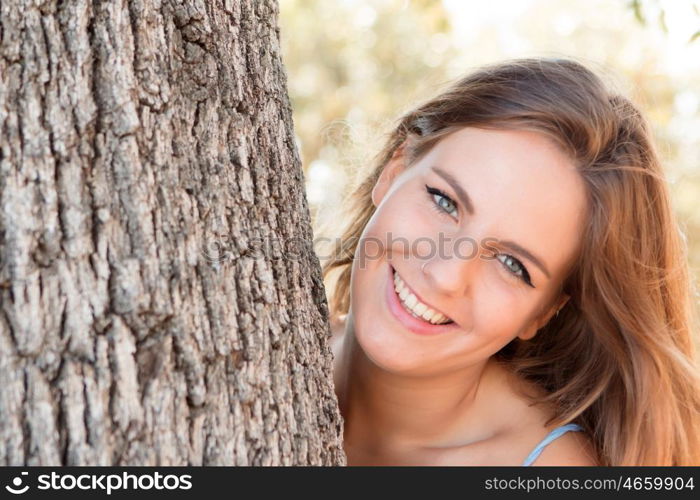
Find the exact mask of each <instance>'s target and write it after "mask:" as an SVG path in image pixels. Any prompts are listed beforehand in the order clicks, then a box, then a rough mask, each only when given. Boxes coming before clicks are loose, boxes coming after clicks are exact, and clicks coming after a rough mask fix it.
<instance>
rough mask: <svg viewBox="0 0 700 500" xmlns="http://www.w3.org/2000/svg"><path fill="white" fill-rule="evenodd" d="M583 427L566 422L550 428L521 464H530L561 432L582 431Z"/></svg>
mask: <svg viewBox="0 0 700 500" xmlns="http://www.w3.org/2000/svg"><path fill="white" fill-rule="evenodd" d="M582 430H583V427H581V426H580V425H578V424H566V425H562V426H560V427H557V428H556V429H554V430H552V432H550V433H549V434H547V436H545V438H544V439H543V440H542V441H540V444H538V445H537V446H535V449H534V450H532V452H530V454H529V455H528V456H527V458H526V459H525V461H524V462H523V466H526V465H532V462H534V461H535V460H537V457H539V456H540V453H542V450H544V447H545V446H547V445H548V444H549V443H551V442H552V441H554V440H555V439H556V438H558V437H559V436H561V435H562V434H565V433H566V432H568V431H582Z"/></svg>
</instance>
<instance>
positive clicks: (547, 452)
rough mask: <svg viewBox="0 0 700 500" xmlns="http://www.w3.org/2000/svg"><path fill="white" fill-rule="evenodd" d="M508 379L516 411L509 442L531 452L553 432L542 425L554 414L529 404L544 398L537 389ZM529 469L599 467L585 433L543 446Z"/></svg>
mask: <svg viewBox="0 0 700 500" xmlns="http://www.w3.org/2000/svg"><path fill="white" fill-rule="evenodd" d="M508 379H509V381H510V383H511V387H515V386H517V387H518V390H514V391H513V393H512V395H513V400H514V401H515V402H514V403H513V406H514V407H517V408H518V410H519V411H518V421H517V425H514V426H513V427H512V430H513V432H514V435H513V436H512V437H511V441H512V442H518V443H522V446H523V448H524V449H526V450H529V451H531V450H533V449H534V448H535V446H537V445H538V444H539V443H540V442H541V441H542V440H543V439H544V438H545V436H547V434H549V432H551V431H552V430H553V429H554V428H555V426H552V425H547V424H546V422H548V421H549V419H550V418H552V416H553V415H554V410H553V409H552V408H548V407H546V406H543V405H533V404H531V401H532V400H533V399H540V400H542V399H544V396H545V395H546V394H545V393H544V391H543V390H542V389H541V388H539V387H537V386H536V385H533V384H531V383H528V382H525V381H524V380H522V379H520V378H518V377H515V376H514V375H513V374H508ZM516 435H517V437H516ZM529 451H528V452H527V453H529ZM524 458H525V457H524V456H523V459H524ZM532 465H535V466H596V465H599V464H598V461H597V458H596V453H595V447H594V446H593V443H592V441H591V440H590V438H589V437H588V436H587V435H586V433H585V432H580V431H569V432H565V433H564V434H562V435H560V436H559V437H557V438H556V439H555V440H554V441H552V442H550V443H549V444H547V446H545V447H544V449H543V450H542V452H541V453H540V455H539V456H538V457H537V459H536V460H535V461H534V462H533V463H532Z"/></svg>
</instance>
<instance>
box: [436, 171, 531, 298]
mask: <svg viewBox="0 0 700 500" xmlns="http://www.w3.org/2000/svg"><path fill="white" fill-rule="evenodd" d="M425 190H426V191H427V192H428V198H430V200H431V202H432V203H431V204H430V206H431V207H432V208H433V209H434V210H435V211H436V212H437V213H439V214H440V215H447V216H448V217H450V218H454V216H453V215H451V214H450V212H448V211H447V210H445V209H444V208H442V206H441V205H440V204H438V202H436V201H435V198H434V197H435V196H436V195H437V196H440V197H442V198H444V199H446V200H448V201H449V202H450V203H452V206H454V209H455V210H457V203H456V202H455V201H454V200H453V199H452V198H450V197H449V196H448V195H447V194H445V193H444V192H443V191H440V190H439V189H437V188H434V187H431V186H428V185H427V184H426V185H425ZM497 255H503V256H505V257H508V258H509V259H511V260H512V261H513V262H514V263H516V264H517V265H519V266H520V269H521V272H522V274H518V273H517V272H513V271H511V269H510V268H509V267H508V266H507V265H506V264H504V263H503V262H501V261H500V260H499V262H501V264H503V267H505V269H506V271H507V272H508V273H510V275H511V276H513V277H515V278H518V279H520V280H522V281H523V282H525V283H526V284H527V285H529V286H531V287H532V288H535V287H534V285H533V284H532V280H531V279H530V273H528V272H527V268H526V267H525V266H524V265H523V263H522V262H520V261H519V260H518V259H516V258H515V257H513V256H512V255H508V254H497Z"/></svg>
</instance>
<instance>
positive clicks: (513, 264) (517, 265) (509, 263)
mask: <svg viewBox="0 0 700 500" xmlns="http://www.w3.org/2000/svg"><path fill="white" fill-rule="evenodd" d="M496 258H497V259H498V260H500V261H501V262H502V263H503V266H504V267H505V268H506V270H507V271H508V272H509V273H511V274H512V275H514V276H517V277H518V278H520V279H521V280H523V281H524V282H525V283H527V284H528V285H530V286H531V287H532V288H535V287H534V285H533V284H532V281H531V280H530V273H528V272H527V269H526V268H525V266H523V264H522V262H520V261H519V260H518V259H516V258H515V257H513V256H512V255H508V254H504V253H499V254H497V256H496Z"/></svg>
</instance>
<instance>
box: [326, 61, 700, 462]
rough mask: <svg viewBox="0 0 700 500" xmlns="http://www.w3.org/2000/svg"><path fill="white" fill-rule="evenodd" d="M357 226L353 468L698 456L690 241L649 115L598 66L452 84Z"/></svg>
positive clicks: (351, 277)
mask: <svg viewBox="0 0 700 500" xmlns="http://www.w3.org/2000/svg"><path fill="white" fill-rule="evenodd" d="M347 214H348V219H347V221H346V224H347V225H346V228H345V230H344V233H343V234H342V237H341V238H340V242H339V243H338V244H337V246H336V248H335V251H334V253H333V254H332V255H331V257H330V259H329V260H327V261H326V262H324V277H325V278H329V277H330V276H331V274H332V273H333V272H334V271H336V272H337V276H336V280H335V282H334V286H332V287H331V286H330V285H329V290H331V295H330V307H331V317H332V321H333V325H334V336H333V339H332V346H333V351H334V354H335V367H334V369H335V372H334V377H335V385H336V392H337V395H338V399H339V403H340V408H341V412H342V413H343V417H344V419H345V429H344V431H345V432H344V441H345V450H346V452H347V456H348V463H349V464H350V465H359V464H388V465H400V464H423V465H438V464H442V465H447V464H450V465H517V464H523V465H530V464H535V465H596V464H600V465H698V464H700V458H699V456H698V455H699V453H700V446H699V445H700V436H699V435H698V427H699V422H698V418H699V417H698V415H700V385H699V382H698V373H697V368H696V365H695V364H694V356H695V353H694V351H693V342H692V333H691V332H692V329H691V319H692V318H691V311H692V309H691V307H690V285H689V279H688V269H687V263H686V253H685V247H684V245H683V240H682V235H681V233H680V231H679V228H678V225H677V223H676V221H675V219H674V216H673V213H672V210H671V207H670V203H669V198H668V190H667V185H666V181H665V179H664V174H663V170H662V168H661V166H660V164H659V161H658V158H657V156H656V153H655V151H654V146H653V142H652V139H651V136H650V132H649V129H648V126H647V124H646V122H645V120H644V119H643V117H642V116H641V115H640V113H639V112H638V111H637V109H636V108H635V107H634V106H633V105H632V104H631V103H630V102H629V101H628V100H627V99H626V98H624V97H622V96H619V95H615V94H612V93H611V92H610V91H609V90H608V89H606V88H605V86H604V85H603V83H602V82H601V80H600V79H599V78H598V77H597V76H596V75H595V74H593V73H592V72H591V71H590V70H588V69H587V68H585V67H584V66H582V65H581V64H579V63H577V62H575V61H572V60H565V59H520V60H513V61H507V62H505V63H501V64H496V65H491V66H488V67H484V68H482V69H481V70H479V71H476V72H474V73H472V74H470V75H467V76H465V77H464V78H462V79H460V80H458V81H456V82H455V83H454V84H453V85H452V86H451V87H449V88H448V89H447V90H446V91H445V92H443V93H441V94H440V95H438V96H436V97H435V98H433V99H430V100H428V101H427V102H425V103H423V104H422V105H420V106H418V107H417V108H415V109H414V110H412V111H410V112H408V113H406V114H405V115H404V116H403V117H401V118H400V120H399V122H398V125H397V126H396V128H395V130H393V132H392V133H391V135H390V137H389V138H388V141H387V144H386V146H385V147H384V149H383V150H382V151H381V152H380V154H379V155H378V158H377V164H376V166H375V168H374V170H373V171H372V173H371V174H370V175H369V176H368V177H367V178H366V179H364V181H363V182H361V183H360V184H359V186H358V188H357V189H356V190H355V191H354V193H353V194H352V198H351V204H350V205H349V207H348V210H347ZM465 242H466V243H469V250H470V251H469V252H467V251H465V248H464V246H465V245H464V243H465ZM377 248H378V249H379V251H378V252H377V251H376V250H377ZM568 431H572V432H568Z"/></svg>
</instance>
